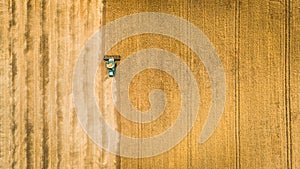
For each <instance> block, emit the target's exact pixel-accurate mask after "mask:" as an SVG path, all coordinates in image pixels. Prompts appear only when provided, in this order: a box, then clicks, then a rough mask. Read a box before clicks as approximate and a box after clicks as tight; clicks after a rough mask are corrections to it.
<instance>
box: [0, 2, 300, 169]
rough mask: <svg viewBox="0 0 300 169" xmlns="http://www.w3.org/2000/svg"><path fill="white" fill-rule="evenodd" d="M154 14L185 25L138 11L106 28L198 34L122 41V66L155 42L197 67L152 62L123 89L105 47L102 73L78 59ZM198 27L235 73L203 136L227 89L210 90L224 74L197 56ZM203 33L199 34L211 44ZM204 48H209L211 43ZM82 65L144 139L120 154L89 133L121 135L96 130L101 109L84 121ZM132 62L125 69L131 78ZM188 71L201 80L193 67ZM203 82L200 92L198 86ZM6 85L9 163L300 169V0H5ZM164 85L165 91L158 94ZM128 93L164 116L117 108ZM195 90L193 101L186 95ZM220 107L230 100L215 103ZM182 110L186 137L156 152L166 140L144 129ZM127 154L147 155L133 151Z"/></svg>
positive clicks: (0, 123)
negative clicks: (131, 114)
mask: <svg viewBox="0 0 300 169" xmlns="http://www.w3.org/2000/svg"><path fill="white" fill-rule="evenodd" d="M145 12H153V13H154V14H155V13H156V14H157V13H160V14H162V15H159V16H175V17H176V18H180V19H181V20H180V19H179V20H178V22H173V23H172V24H174V25H180V26H182V27H180V28H178V27H175V26H174V27H172V26H167V25H168V22H167V20H164V19H165V18H167V17H157V18H156V21H157V23H160V24H159V25H157V24H156V25H155V24H154V23H153V24H152V23H151V22H150V20H151V18H149V20H148V19H147V18H145V17H142V16H141V15H137V16H139V17H140V18H139V20H137V21H136V22H132V23H131V22H130V25H128V23H129V21H128V22H126V23H124V25H117V24H116V25H113V24H111V25H112V28H114V27H115V29H113V30H116V31H115V32H113V33H111V34H110V35H111V36H110V37H106V38H108V41H109V40H111V39H114V38H115V37H118V36H121V35H122V36H123V34H125V33H124V32H123V26H124V30H125V29H127V27H126V25H127V26H129V27H130V26H131V28H132V29H133V30H143V27H141V25H143V24H149V25H150V26H152V27H151V28H153V30H155V31H156V30H160V31H165V32H168V31H170V32H172V31H174V30H178V31H180V30H182V32H179V34H180V35H178V36H181V35H182V36H183V37H190V38H187V39H186V40H187V41H186V43H183V42H182V41H181V40H179V39H176V37H170V36H166V35H165V34H163V33H141V34H133V35H132V36H129V37H126V38H123V39H122V40H120V41H118V43H116V44H115V45H114V46H112V48H110V49H109V50H108V51H107V52H106V53H105V54H113V55H115V54H117V55H120V56H121V60H120V62H117V64H118V66H117V67H116V69H117V70H118V69H119V68H120V69H121V67H122V63H125V60H129V59H130V58H131V56H133V55H132V54H134V53H136V52H137V51H145V49H154V48H155V49H162V50H164V51H168V52H170V53H173V54H174V55H176V56H177V60H178V61H180V62H182V63H184V65H185V66H187V67H188V70H186V69H183V68H182V67H180V66H179V67H177V66H176V65H175V63H177V62H176V61H175V60H174V61H173V60H168V59H167V58H166V57H164V56H156V57H153V58H152V60H153V62H155V63H156V66H157V67H158V68H151V67H150V66H149V67H148V68H146V69H144V70H143V71H140V72H138V73H137V74H134V76H133V78H132V79H131V81H130V84H129V86H123V85H118V84H123V83H121V82H120V83H117V84H116V85H117V90H111V85H112V84H113V83H114V81H113V79H114V78H112V77H108V76H107V69H106V67H105V62H104V61H103V60H102V57H103V56H102V55H99V54H97V53H95V54H94V53H91V55H95V58H96V60H98V61H99V63H92V65H95V66H96V67H97V72H96V74H95V76H93V75H94V74H89V73H88V72H89V70H90V68H91V67H90V64H89V61H88V59H86V58H87V57H83V60H82V65H80V63H81V62H80V57H79V56H80V54H81V52H82V51H83V53H84V52H86V53H88V52H89V50H91V51H92V50H93V49H94V48H95V49H98V48H97V47H99V46H97V47H91V49H90V48H89V47H87V44H88V42H89V39H90V38H91V37H95V36H96V35H97V36H98V34H95V32H97V31H99V30H100V29H101V28H103V27H104V26H105V25H107V24H109V23H112V22H114V21H116V20H117V19H120V18H122V17H126V16H129V15H131V14H142V13H144V14H145ZM163 14H168V15H163ZM147 16H148V15H147ZM151 16H152V15H151ZM157 16H158V15H157ZM175 17H173V18H175ZM148 22H149V23H148ZM114 23H115V22H114ZM155 23H156V22H155ZM186 23H191V24H192V25H194V26H195V27H193V26H191V25H189V24H186ZM151 24H152V25H151ZM164 26H165V27H164ZM196 28H197V29H199V30H201V31H202V32H203V34H205V35H206V37H207V38H208V39H209V41H210V42H211V44H212V46H213V48H214V50H215V51H216V53H217V54H218V57H219V59H220V63H221V64H222V67H223V71H224V75H225V81H226V86H225V87H226V101H225V106H224V111H223V114H222V116H221V118H220V121H219V122H218V124H217V126H215V127H212V128H213V129H215V130H214V132H213V133H212V135H210V137H209V138H208V140H205V141H203V142H199V137H200V135H201V132H202V131H203V128H204V127H203V126H205V125H206V123H205V122H206V120H207V119H209V118H208V117H209V116H210V113H209V112H210V110H211V108H212V107H211V105H212V104H214V103H215V102H217V103H219V102H218V101H219V100H218V99H219V98H221V96H220V95H222V94H220V93H218V92H215V91H214V90H211V89H212V88H214V86H217V85H218V83H219V81H213V80H212V79H211V77H210V72H209V71H211V72H213V73H214V70H215V71H217V69H218V68H217V65H213V64H212V65H210V66H216V67H215V69H214V67H210V68H209V66H207V63H206V62H203V60H202V59H204V60H205V56H206V55H208V54H207V53H205V52H204V53H202V54H200V55H201V56H198V54H199V53H197V52H195V51H194V50H193V47H190V46H189V45H190V43H189V42H191V44H192V42H193V37H191V35H192V36H193V34H191V32H192V31H191V32H185V31H183V30H193V29H196ZM170 34H171V33H170ZM99 37H100V35H99ZM182 39H184V38H182ZM195 39H197V38H196V37H195ZM203 39H204V40H203V41H201V43H202V42H203V44H205V38H203ZM111 41H113V40H111ZM105 43H106V41H105ZM109 43H110V42H107V44H109ZM111 43H112V42H111ZM107 44H104V42H103V44H101V45H104V46H105V45H107ZM187 44H188V45H187ZM208 46H209V45H208ZM206 47H207V46H202V47H200V48H199V50H202V51H205V49H206ZM142 54H143V53H142ZM144 54H149V53H147V52H146V53H144ZM84 56H85V55H84ZM201 57H202V59H200V58H201ZM152 60H151V62H152ZM90 62H91V61H90ZM148 62H150V60H148V61H147V60H146V56H145V57H144V58H141V59H140V60H137V61H135V62H126V63H128V64H129V67H128V68H127V70H128V72H130V71H133V70H134V68H135V67H143V66H147V64H148ZM78 64H79V66H82V70H81V69H79V70H81V71H82V72H81V75H83V76H84V77H81V76H80V77H77V78H78V79H83V80H82V81H84V80H85V79H84V78H87V79H88V80H90V81H94V83H95V87H94V89H93V90H91V91H95V97H96V99H95V100H96V102H97V105H99V110H100V111H101V112H102V113H101V117H103V119H105V121H106V122H107V123H108V124H109V125H110V126H112V128H113V131H116V133H122V134H123V135H125V136H128V138H136V140H137V144H134V145H131V146H128V145H127V144H125V142H126V141H125V140H124V139H123V137H120V139H119V140H118V142H117V143H118V144H117V145H116V147H115V148H116V149H115V151H116V153H111V152H110V151H109V150H108V149H105V147H104V148H103V147H102V148H101V147H99V146H98V145H97V144H96V143H97V141H95V140H92V139H91V137H89V135H88V134H87V132H86V131H85V129H84V124H85V123H87V124H88V125H89V126H87V127H90V128H88V130H89V129H90V130H91V131H93V132H95V133H101V134H102V136H103V137H101V138H102V139H101V143H100V144H103V145H106V146H111V145H110V143H111V140H110V139H109V138H110V137H109V136H110V134H111V133H110V132H109V131H108V130H106V129H105V128H101V131H98V130H97V129H95V128H93V127H94V126H95V125H94V124H93V122H94V121H95V119H96V120H97V118H91V117H90V116H87V117H86V118H84V120H86V121H85V122H83V123H81V122H80V118H81V116H78V112H79V110H81V108H82V107H80V106H81V105H78V104H77V105H76V104H75V101H74V100H76V99H78V101H79V102H81V101H82V102H85V104H87V105H88V106H91V105H90V103H89V99H87V98H89V97H90V95H91V94H88V93H83V95H82V96H83V97H82V98H78V97H77V95H80V94H79V92H80V91H78V90H77V88H76V85H77V83H76V82H78V81H76V78H75V76H74V74H75V75H76V73H75V72H76V70H77V69H76V66H77V67H78ZM149 64H150V63H149ZM123 65H125V64H123ZM167 69H168V70H170V71H171V72H173V71H174V72H175V73H174V74H175V75H176V77H177V78H175V76H172V75H171V74H170V73H168V71H164V70H167ZM127 70H125V72H123V73H122V74H121V73H119V74H118V77H119V76H120V77H124V78H125V77H126V71H127ZM85 71H86V72H85ZM176 72H177V73H176ZM178 72H179V73H178ZM188 72H191V73H192V75H193V79H189V78H187V77H186V76H185V75H187V74H188ZM94 77H95V78H94ZM217 77H219V76H217ZM74 79H75V80H74ZM186 79H187V80H186ZM82 81H80V80H79V82H82ZM179 81H180V82H183V83H184V85H183V88H185V89H187V91H188V93H189V94H188V95H186V94H183V93H182V90H181V89H182V88H181V86H180V84H179ZM194 82H195V83H196V84H197V86H198V88H197V89H196V88H194V86H192V84H193V83H194ZM191 86H192V87H191ZM0 87H1V88H0V168H1V169H23V168H24V169H25V168H26V169H34V168H35V169H40V168H43V169H54V168H60V169H68V168H78V169H84V168H86V169H93V168H122V169H135V168H138V169H142V168H143V169H144V168H149V169H152V168H154V169H160V168H161V169H166V168H178V169H179V168H180V169H184V168H190V169H192V168H193V169H194V168H195V169H198V168H199V169H202V168H208V169H212V168H218V169H225V168H236V169H238V168H241V169H251V168H253V169H258V168H262V169H275V168H280V169H283V168H291V169H300V1H299V0H248V1H247V0H173V1H171V0H122V1H121V0H102V1H101V0H51V1H50V0H49V1H48V0H20V1H16V0H1V1H0ZM81 87H82V91H90V89H89V87H88V84H86V86H85V83H83V86H81ZM125 89H126V90H128V93H125V94H124V93H123V92H121V90H122V91H123V90H125ZM155 89H160V91H163V93H164V95H152V93H153V92H152V91H157V90H155ZM216 91H219V90H217V89H216ZM123 95H125V96H128V98H129V100H130V104H131V105H132V107H133V110H136V111H141V112H147V111H148V110H149V111H152V110H153V111H155V110H156V109H159V106H156V105H154V104H152V103H157V104H159V103H161V102H164V101H165V102H166V104H165V107H163V112H161V113H162V114H160V115H159V116H158V118H156V119H155V118H154V117H151V119H152V121H151V122H145V123H139V122H134V121H132V120H130V119H127V118H126V117H124V116H123V114H121V112H120V111H122V110H123V111H126V110H127V109H126V108H127V105H128V104H127V103H125V102H124V100H122V99H120V100H118V101H117V102H118V103H119V104H120V105H119V108H116V106H115V105H114V103H113V101H112V99H113V98H114V97H116V98H122V97H121V96H123ZM183 95H184V97H183ZM151 96H155V97H151ZM196 96H199V97H196ZM112 97H113V98H112ZM185 98H187V99H188V101H187V102H184V101H183V99H185ZM194 98H197V99H196V100H195V99H194ZM216 100H217V101H216ZM122 103H123V104H122ZM182 103H186V104H182ZM193 103H197V105H198V106H196V107H198V108H199V109H197V110H198V111H197V112H196V113H198V115H197V116H196V118H195V119H193V117H194V116H193V114H192V113H191V112H190V111H193V110H194V109H195V108H196V107H195V106H194V104H193ZM76 106H78V107H76ZM218 106H221V105H217V108H216V109H218ZM182 107H185V108H186V110H187V112H186V113H187V115H186V116H182V117H183V119H182V120H181V121H180V122H181V124H183V126H181V133H183V134H186V136H184V137H183V139H182V140H180V142H178V143H177V144H176V145H172V143H173V142H172V143H171V142H170V141H172V139H174V140H176V139H177V135H172V137H171V136H170V137H168V139H170V141H168V140H167V139H166V140H164V139H161V140H160V143H161V144H163V145H165V146H170V149H168V150H167V151H164V152H157V153H156V154H155V155H153V156H152V155H150V156H149V157H146V155H145V154H147V153H154V152H156V150H157V149H159V148H160V146H161V144H160V143H159V144H150V145H149V147H144V146H143V145H146V143H145V142H146V141H145V140H146V138H150V137H154V136H160V134H161V133H163V132H164V131H166V130H168V129H172V128H173V127H174V124H175V123H176V122H177V121H176V119H177V118H178V117H181V116H180V112H181V110H182ZM82 109H83V108H82ZM212 109H213V108H212ZM89 110H90V109H89ZM91 110H94V109H91ZM222 110H223V109H222ZM97 117H98V116H97ZM211 117H212V118H211V119H210V120H216V119H218V117H216V115H213V114H212V115H211ZM208 121H209V120H208ZM216 121H218V120H216ZM193 122H194V123H193ZM209 122H210V121H209ZM191 124H193V125H192V128H191V130H190V131H189V127H190V125H191ZM208 124H210V123H208ZM99 130H100V129H99ZM185 131H188V132H186V133H184V132H185ZM179 133H180V131H179ZM202 134H203V133H202ZM204 134H205V133H204ZM124 138H125V137H124ZM132 140H134V139H132ZM143 140H144V141H143ZM147 145H148V144H147ZM145 150H149V151H150V150H153V152H151V151H150V152H148V151H145ZM126 152H127V153H129V154H130V153H132V154H134V153H137V154H138V155H135V156H134V157H133V156H132V157H131V156H123V155H122V154H125V153H126Z"/></svg>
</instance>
